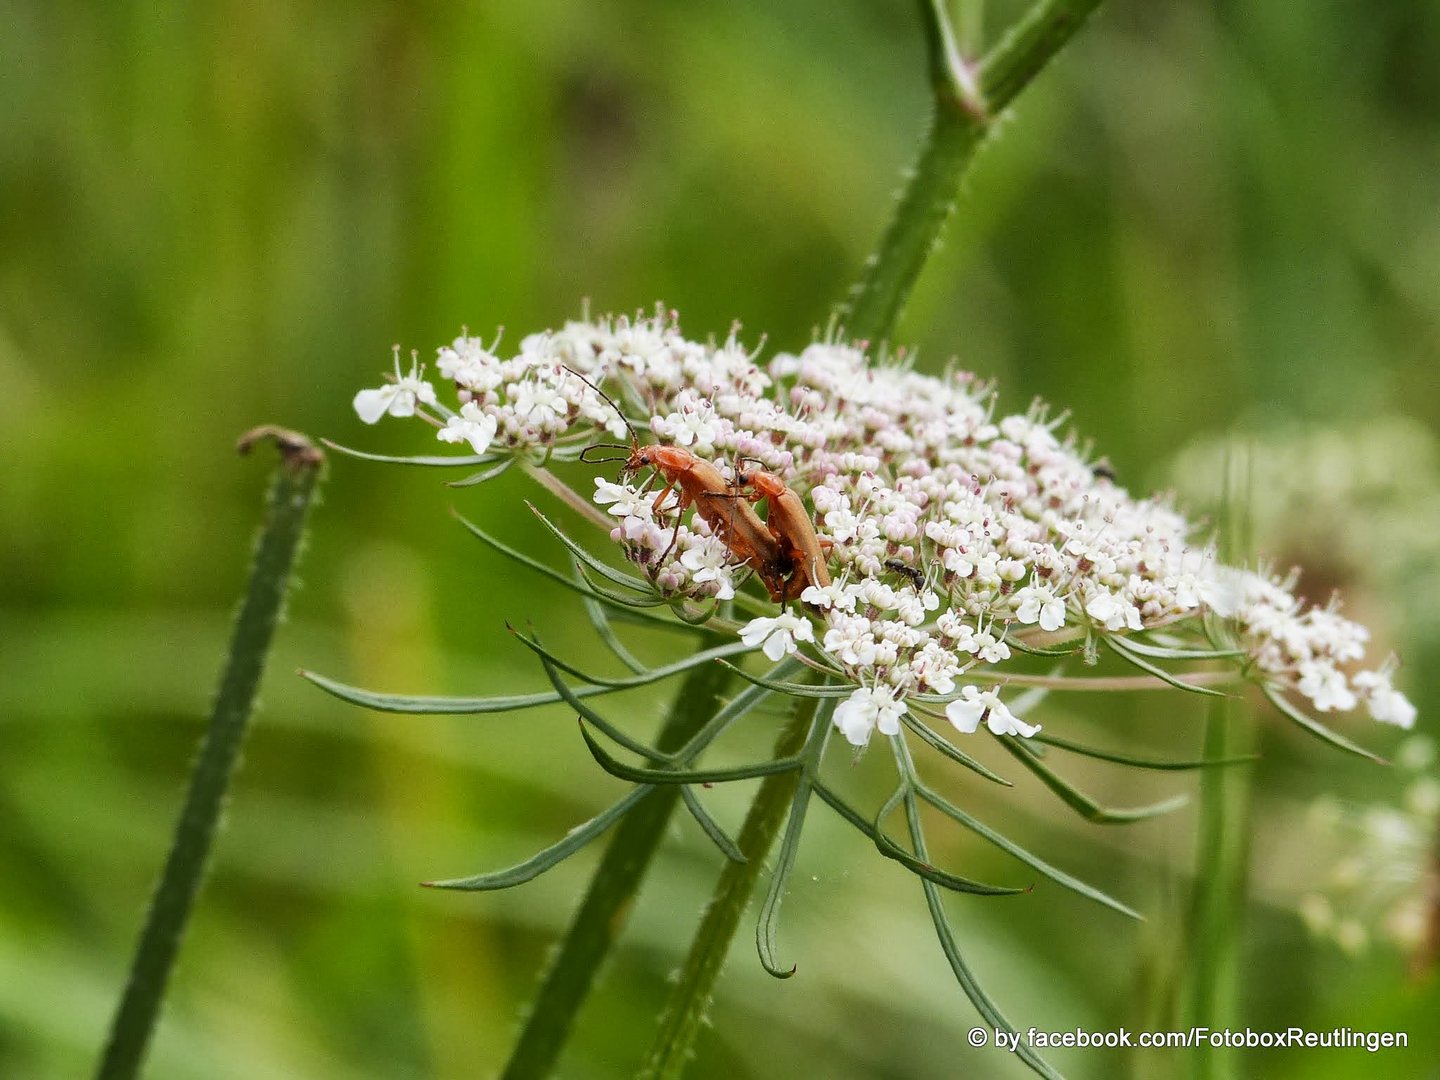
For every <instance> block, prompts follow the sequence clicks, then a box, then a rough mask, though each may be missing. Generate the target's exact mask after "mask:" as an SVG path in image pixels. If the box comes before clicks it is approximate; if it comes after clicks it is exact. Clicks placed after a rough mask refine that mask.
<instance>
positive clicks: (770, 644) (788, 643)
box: [764, 630, 795, 660]
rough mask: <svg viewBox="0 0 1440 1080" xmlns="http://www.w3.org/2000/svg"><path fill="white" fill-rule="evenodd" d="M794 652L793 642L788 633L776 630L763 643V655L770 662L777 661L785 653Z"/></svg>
mask: <svg viewBox="0 0 1440 1080" xmlns="http://www.w3.org/2000/svg"><path fill="white" fill-rule="evenodd" d="M794 651H795V641H794V639H792V638H791V637H790V631H788V630H777V631H775V633H773V634H771V635H770V637H769V638H768V639H767V640H766V642H765V649H764V653H765V655H766V656H768V657H769V658H770V659H771V660H779V659H780V658H781V657H782V656H784V655H785V654H786V653H792V652H794Z"/></svg>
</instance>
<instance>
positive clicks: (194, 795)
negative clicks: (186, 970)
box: [96, 427, 325, 1080]
mask: <svg viewBox="0 0 1440 1080" xmlns="http://www.w3.org/2000/svg"><path fill="white" fill-rule="evenodd" d="M261 439H271V440H273V441H274V442H275V443H276V445H277V446H278V447H279V448H280V465H279V467H278V468H277V469H276V471H275V481H274V484H273V485H272V486H271V489H270V499H269V503H268V505H267V507H266V514H267V520H266V522H265V524H264V525H263V527H262V529H261V533H260V538H259V543H258V545H257V546H256V549H255V558H254V562H253V564H252V566H251V568H250V583H249V586H248V588H247V590H246V593H245V599H244V603H243V604H242V605H241V608H240V614H239V616H238V617H237V618H236V620H235V628H234V632H233V634H232V636H231V639H230V652H229V655H228V657H227V659H226V664H225V671H224V674H223V676H222V677H221V680H220V689H219V691H218V693H217V694H216V696H215V704H214V707H213V708H212V710H211V713H210V725H209V728H208V729H207V731H206V733H205V738H204V741H203V742H202V743H201V746H200V754H199V757H198V758H197V759H196V761H195V766H194V768H193V770H192V771H191V773H190V788H189V790H188V791H187V792H186V794H185V805H184V807H183V808H182V810H181V812H180V820H179V821H178V822H177V823H176V825H175V838H174V841H173V843H172V844H171V847H170V854H169V856H168V857H167V858H166V861H165V869H164V871H163V872H162V873H161V876H160V881H159V884H158V885H157V886H156V888H155V894H154V896H153V898H152V899H151V903H150V910H149V912H148V914H147V916H146V919H145V928H144V930H143V931H142V932H141V935H140V943H139V945H138V946H137V948H136V951H135V958H134V960H133V961H132V962H131V965H130V974H129V978H128V980H127V982H126V984H125V992H124V995H123V996H122V998H121V999H120V1005H119V1008H118V1009H117V1010H116V1012H115V1018H114V1021H113V1024H112V1026H111V1029H110V1037H109V1040H108V1041H107V1043H106V1045H105V1051H104V1055H103V1056H102V1058H101V1060H100V1066H99V1069H98V1070H97V1072H96V1076H97V1077H99V1078H100V1080H128V1078H129V1077H133V1076H135V1075H137V1073H138V1072H139V1069H140V1065H141V1062H142V1061H143V1059H144V1056H145V1050H146V1047H147V1046H148V1044H149V1042H150V1036H151V1033H152V1032H153V1031H154V1029H155V1021H156V1018H157V1017H158V1015H159V1012H160V1003H161V1000H162V999H163V998H164V996H165V986H166V983H167V982H168V981H169V978H170V971H171V969H172V968H173V967H174V965H175V957H176V954H177V953H178V952H179V950H180V941H181V938H182V937H183V936H184V933H185V926H186V923H187V922H188V921H189V918H190V912H191V910H192V909H193V907H194V906H195V897H196V894H197V892H198V891H199V888H200V881H201V878H202V877H203V876H204V873H205V866H206V863H207V862H208V860H209V854H210V848H211V846H212V844H213V843H214V839H215V827H216V824H217V822H218V821H219V818H220V808H221V804H222V802H223V801H224V798H225V792H226V790H227V789H228V787H229V785H230V777H231V775H232V774H233V772H234V770H235V762H236V760H237V758H238V757H239V754H240V747H241V744H242V743H243V742H244V739H245V731H246V728H247V726H248V725H249V720H250V713H251V711H252V709H253V708H254V704H255V691H256V689H257V687H258V686H259V684H260V677H261V675H262V674H263V673H264V671H265V659H266V656H267V655H268V653H269V651H270V641H271V639H272V638H273V637H274V634H275V626H276V623H277V622H278V621H279V619H280V612H281V608H282V606H283V603H284V600H285V593H286V590H287V588H288V586H289V583H290V574H291V570H292V568H293V567H294V564H295V557H296V555H297V553H298V552H299V549H300V543H301V539H302V537H303V535H304V526H305V516H306V512H307V511H308V510H309V508H310V503H311V499H312V497H313V496H314V494H315V489H316V486H317V485H318V483H319V480H320V474H321V470H322V467H323V466H324V463H325V457H324V455H323V454H322V453H321V452H320V450H318V449H317V448H316V447H314V446H312V445H311V444H310V442H309V440H307V439H306V438H305V437H304V436H302V435H297V434H295V433H293V432H288V431H283V430H281V429H279V428H273V427H265V428H256V429H255V430H254V431H252V432H250V433H249V434H247V435H246V436H244V437H243V438H242V439H241V440H240V452H241V453H246V452H248V451H249V449H250V448H251V447H252V446H253V445H254V444H255V443H256V442H258V441H260V440H261Z"/></svg>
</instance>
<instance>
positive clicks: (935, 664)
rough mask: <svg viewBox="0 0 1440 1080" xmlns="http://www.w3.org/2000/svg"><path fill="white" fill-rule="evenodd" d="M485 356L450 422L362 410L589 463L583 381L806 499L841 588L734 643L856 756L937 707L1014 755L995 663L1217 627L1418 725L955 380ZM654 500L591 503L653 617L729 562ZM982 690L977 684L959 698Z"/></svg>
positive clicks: (603, 331)
mask: <svg viewBox="0 0 1440 1080" xmlns="http://www.w3.org/2000/svg"><path fill="white" fill-rule="evenodd" d="M495 348H496V346H494V345H492V346H489V347H485V346H483V345H482V344H481V343H480V342H479V341H478V340H477V339H473V338H469V337H462V338H459V339H457V340H456V341H455V342H454V344H453V345H451V346H450V347H448V348H443V349H441V350H440V355H439V357H438V359H437V362H436V368H437V370H438V371H439V373H440V375H441V376H442V377H444V378H446V379H448V380H451V381H452V382H453V384H454V386H455V390H456V393H457V395H458V399H459V402H460V407H459V411H458V412H455V411H452V410H450V409H448V408H446V407H444V406H442V405H440V404H439V403H438V402H437V401H436V399H435V394H434V391H433V389H431V388H430V386H429V384H428V383H425V382H424V381H423V380H422V379H420V378H419V376H418V375H417V373H416V372H415V370H414V369H412V371H411V372H410V374H409V375H405V376H402V375H401V374H400V371H399V367H398V360H397V367H396V381H395V383H394V384H392V385H390V386H386V387H382V388H380V389H379V390H367V391H362V392H361V393H360V394H359V395H357V397H356V400H355V407H356V410H357V412H358V413H359V414H360V416H361V418H362V419H364V420H366V421H367V422H374V421H375V420H377V419H378V418H379V417H380V416H381V415H384V413H385V412H386V411H389V412H390V413H391V414H393V415H409V414H413V413H415V412H416V411H417V402H418V403H421V404H424V405H428V406H430V407H431V408H432V409H433V410H434V413H435V415H434V416H433V417H432V420H433V422H435V423H436V424H437V426H440V431H439V438H441V439H442V440H446V441H450V442H466V443H468V444H469V445H470V447H471V448H472V449H474V450H475V452H476V453H477V454H486V453H494V452H497V451H499V450H500V449H501V448H505V449H509V450H520V451H527V452H530V451H539V452H545V453H548V452H552V451H554V450H556V449H563V448H565V447H568V446H572V445H577V444H579V443H583V442H584V441H586V440H589V441H593V438H594V435H595V431H596V428H597V427H601V428H605V429H606V430H608V431H609V432H610V433H611V434H612V435H613V436H615V437H617V438H620V437H624V436H625V435H626V434H627V432H626V428H625V425H624V423H623V422H622V421H621V420H620V419H619V417H618V416H617V415H616V412H615V410H614V409H612V408H611V407H610V406H609V405H608V404H607V403H606V402H605V400H604V399H603V398H601V397H600V396H599V395H598V394H597V393H596V392H595V391H594V389H592V387H591V386H590V385H589V383H588V382H587V381H586V380H589V382H593V383H595V384H597V385H600V384H603V385H604V386H606V387H608V389H609V391H610V393H611V395H612V396H613V397H615V398H616V399H617V400H620V401H627V402H630V403H631V404H632V405H633V404H634V403H636V402H638V403H639V407H640V409H641V411H642V412H643V413H644V414H646V415H648V417H649V429H650V433H651V434H652V435H653V436H654V437H655V438H657V439H658V440H660V441H661V442H663V443H666V444H669V445H672V446H675V447H680V448H683V449H684V451H686V452H688V453H689V454H691V455H694V457H695V458H699V459H703V460H704V461H705V462H708V463H709V464H711V465H714V466H715V467H716V468H717V469H719V470H720V471H721V474H722V475H723V476H725V477H726V478H727V480H729V479H730V478H733V477H735V476H736V473H735V470H734V468H733V466H736V465H738V464H739V463H741V462H744V463H745V465H744V468H746V469H750V468H753V467H755V466H756V465H758V466H760V467H762V468H763V469H764V470H767V471H769V472H771V473H773V474H774V475H775V476H776V477H777V478H778V479H779V480H780V481H781V482H783V484H785V485H786V486H788V487H789V488H790V489H792V490H793V491H794V492H796V493H798V494H799V495H800V496H802V497H808V499H809V503H810V506H811V507H813V518H812V520H813V524H814V526H815V529H816V531H817V533H818V536H819V538H820V539H821V541H822V542H823V543H824V544H825V545H827V547H828V555H827V558H828V563H829V571H830V575H831V577H832V578H833V581H832V583H831V584H830V585H827V586H822V585H819V584H812V585H811V586H810V587H809V588H808V589H806V590H805V591H804V593H803V594H802V597H801V599H802V600H803V601H804V605H803V606H802V607H801V608H798V609H797V611H798V614H797V613H791V612H784V613H781V614H780V615H778V616H776V617H773V618H769V617H767V618H761V619H756V620H754V621H753V622H751V623H750V625H749V626H747V627H745V628H744V630H743V631H742V636H743V639H744V640H745V641H746V642H747V643H750V644H753V645H759V646H762V647H763V648H764V650H765V652H766V654H767V655H769V656H771V657H772V658H778V657H780V656H783V655H785V654H786V653H787V652H793V651H795V650H796V649H797V648H799V646H800V644H801V643H805V644H809V645H810V646H811V647H812V649H815V650H818V651H819V652H821V653H823V654H824V656H825V657H826V658H827V659H828V660H829V662H831V663H833V664H834V665H835V666H836V667H838V668H840V669H841V670H843V671H844V672H845V673H846V675H847V676H848V677H849V678H850V679H851V680H852V682H853V683H854V684H855V686H856V690H855V691H854V693H853V694H852V695H851V697H850V698H849V699H848V700H847V701H845V702H844V703H843V704H842V705H841V706H840V707H839V708H838V709H837V710H836V713H835V722H836V724H837V726H838V727H840V729H841V730H842V731H843V733H844V734H845V736H846V738H847V739H849V741H850V742H852V743H854V744H856V745H864V744H865V743H866V742H867V741H868V739H869V738H870V735H871V733H872V732H873V731H874V730H876V729H878V730H879V731H880V732H881V733H882V734H891V733H894V732H895V731H898V725H899V723H900V719H901V717H902V716H903V715H904V713H905V711H906V709H907V707H908V705H907V702H909V701H911V700H913V701H915V702H920V703H925V704H932V705H936V706H939V705H943V706H944V709H945V713H946V715H947V716H948V718H949V719H950V721H951V722H952V723H953V724H954V725H955V726H956V728H957V729H958V730H960V731H962V732H972V731H975V730H976V729H977V728H978V726H979V725H980V724H981V723H982V722H983V723H985V724H986V725H987V727H988V728H989V729H990V730H991V731H993V732H995V733H996V734H1002V735H1004V734H1018V735H1025V736H1028V735H1030V734H1033V733H1034V731H1035V730H1036V729H1035V728H1034V727H1032V726H1031V725H1028V724H1026V723H1025V722H1024V721H1022V720H1020V719H1019V718H1017V717H1015V716H1013V715H1012V714H1011V713H1010V712H1009V710H1008V709H1007V708H1006V706H1005V705H1004V704H1003V702H1001V700H1000V698H999V695H998V693H997V692H996V691H995V690H994V689H993V683H994V682H995V681H996V672H995V671H994V670H993V669H995V668H997V667H1003V665H1004V664H1005V662H1006V661H1007V660H1009V659H1010V658H1011V648H1010V645H1009V644H1007V641H1008V642H1020V641H1023V642H1027V643H1038V644H1044V643H1046V642H1051V643H1053V642H1057V641H1066V640H1073V639H1077V638H1083V637H1085V636H1086V635H1088V634H1117V635H1118V634H1126V633H1130V632H1135V631H1141V630H1149V629H1154V628H1157V627H1161V626H1165V625H1168V624H1172V623H1176V622H1178V621H1180V620H1185V619H1190V618H1191V617H1194V616H1198V615H1200V614H1202V613H1203V612H1204V611H1205V610H1207V609H1208V610H1211V611H1214V612H1215V613H1216V614H1219V615H1222V616H1225V617H1232V616H1233V617H1234V618H1235V620H1236V623H1235V625H1236V627H1237V631H1238V633H1239V635H1240V637H1241V639H1242V641H1243V643H1244V645H1245V647H1246V648H1247V649H1248V650H1249V651H1250V652H1251V654H1252V657H1253V660H1254V663H1255V665H1256V666H1257V667H1258V668H1259V670H1261V671H1263V672H1264V673H1265V674H1266V675H1267V676H1268V677H1269V678H1270V679H1271V680H1272V681H1275V682H1277V683H1279V684H1281V685H1282V686H1283V687H1285V688H1286V689H1289V690H1293V691H1296V692H1298V693H1300V694H1302V695H1304V696H1306V697H1308V698H1309V699H1310V700H1311V701H1312V702H1313V703H1314V705H1315V707H1316V708H1317V709H1320V710H1322V711H1323V710H1329V709H1337V708H1338V709H1348V708H1353V707H1354V706H1355V705H1356V704H1358V702H1359V700H1361V699H1363V700H1364V701H1365V702H1366V703H1367V704H1368V705H1369V706H1370V710H1371V712H1372V714H1373V715H1374V716H1376V718H1378V719H1382V720H1388V721H1390V722H1393V723H1399V724H1402V725H1403V726H1408V725H1409V723H1410V722H1411V720H1412V719H1413V715H1414V711H1413V709H1412V708H1411V707H1410V705H1409V703H1408V702H1406V701H1405V699H1404V697H1403V696H1401V695H1400V694H1399V693H1398V692H1397V691H1395V690H1394V689H1393V688H1392V687H1391V685H1390V666H1389V665H1388V664H1387V665H1386V666H1385V667H1382V668H1381V669H1380V670H1379V671H1376V672H1369V673H1366V672H1363V671H1362V672H1359V673H1358V674H1348V672H1349V671H1350V670H1351V669H1353V667H1354V665H1355V662H1356V661H1357V660H1359V659H1360V657H1361V654H1362V652H1363V644H1364V637H1365V632H1364V630H1363V628H1361V627H1359V626H1357V625H1356V624H1354V623H1351V622H1348V621H1347V620H1345V619H1342V618H1340V617H1339V616H1338V615H1337V614H1335V613H1334V611H1332V610H1330V609H1314V608H1311V609H1308V610H1307V609H1303V608H1302V606H1301V604H1300V602H1299V601H1298V600H1297V599H1296V598H1295V596H1294V595H1293V593H1292V592H1291V591H1290V588H1289V586H1288V585H1287V584H1285V583H1277V582H1272V581H1269V580H1267V579H1265V578H1261V577H1259V576H1258V575H1254V574H1245V573H1242V572H1240V571H1233V570H1229V569H1227V568H1223V567H1219V566H1217V565H1216V563H1215V560H1214V559H1213V557H1212V555H1211V553H1210V552H1209V550H1208V549H1206V548H1204V547H1203V546H1202V547H1197V546H1195V545H1194V544H1192V543H1191V542H1190V539H1189V534H1190V532H1191V531H1192V530H1191V526H1190V525H1189V523H1188V522H1187V521H1186V520H1185V519H1184V518H1183V517H1182V516H1181V515H1180V514H1178V513H1177V512H1176V511H1175V510H1174V509H1173V508H1171V507H1170V506H1169V505H1167V504H1166V503H1164V502H1162V501H1157V500H1148V499H1144V500H1142V499H1135V498H1132V497H1131V496H1130V495H1129V494H1128V493H1127V492H1126V491H1125V490H1124V489H1122V488H1120V487H1119V486H1117V485H1116V484H1115V483H1114V481H1113V479H1112V478H1111V475H1110V474H1109V472H1108V470H1106V469H1104V468H1100V467H1097V466H1096V465H1094V464H1093V463H1091V462H1090V461H1087V459H1086V456H1085V455H1084V454H1083V453H1082V452H1081V451H1080V449H1079V447H1078V446H1077V444H1076V442H1075V440H1074V438H1073V436H1070V437H1067V438H1063V439H1062V438H1061V437H1060V436H1058V435H1057V434H1056V431H1057V429H1058V428H1059V427H1060V425H1061V421H1060V420H1059V419H1052V418H1049V417H1047V415H1046V413H1045V411H1044V409H1043V408H1042V407H1040V406H1039V405H1036V406H1033V407H1032V408H1031V409H1030V410H1029V411H1027V412H1026V413H1023V414H1018V415H1012V416H1006V417H1003V418H996V417H995V416H994V415H993V411H994V399H993V397H992V395H991V394H990V392H989V390H988V388H987V387H984V386H980V385H977V384H976V383H975V380H974V378H973V377H972V376H970V375H968V374H951V375H949V376H947V377H945V378H935V377H931V376H927V375H921V374H918V373H916V372H914V371H912V370H909V369H907V368H905V367H903V366H900V365H896V364H887V363H875V362H872V361H870V360H868V359H867V358H866V356H865V355H864V353H863V352H862V351H860V350H859V349H856V348H852V347H850V346H847V345H844V344H836V343H830V342H819V343H816V344H813V345H811V346H810V347H808V348H807V349H805V350H804V351H803V352H801V353H800V354H799V355H790V354H781V355H778V356H776V357H774V358H773V359H772V360H771V361H770V363H769V364H768V365H767V366H766V367H765V368H761V367H760V366H759V365H758V364H757V362H756V355H755V354H753V353H750V352H748V351H746V350H745V349H744V348H742V347H741V346H740V344H739V343H738V341H737V339H736V337H735V335H734V334H732V335H731V336H730V337H729V338H728V339H727V340H726V341H724V342H723V343H719V344H717V343H713V342H712V343H699V342H694V341H689V340H687V339H685V338H684V337H683V336H682V335H681V333H680V331H679V328H678V326H677V324H676V322H675V320H674V318H673V316H672V317H669V318H666V317H664V316H663V315H657V316H656V317H654V318H637V319H634V320H631V319H626V318H619V319H601V320H595V321H584V322H571V323H568V324H566V326H565V327H564V328H563V329H561V330H559V331H553V332H549V331H547V332H545V333H541V334H534V335H531V336H529V337H527V338H525V339H524V340H523V341H522V342H521V344H520V351H519V353H518V354H517V355H515V356H513V357H510V358H502V357H501V356H500V355H498V354H497V353H496V352H495ZM567 369H568V370H567ZM574 372H578V373H580V374H582V375H584V376H585V379H581V378H577V377H576V376H575V374H573V373H574ZM422 415H423V413H422ZM676 478H677V477H676V476H674V475H667V476H666V477H665V478H664V479H665V481H673V480H675V479H676ZM637 479H638V478H637ZM682 486H683V485H682ZM659 490H660V485H654V484H648V483H647V484H646V485H645V486H644V487H643V488H642V487H637V486H636V485H635V484H633V483H620V484H615V483H610V482H606V481H600V482H598V485H597V490H596V492H595V494H594V499H595V501H596V502H597V503H600V504H601V505H603V506H606V507H608V512H609V513H610V514H611V515H613V516H615V517H616V518H618V519H619V523H618V525H617V526H616V527H615V528H614V530H613V531H612V533H611V536H612V538H614V539H615V540H616V541H618V542H619V543H621V544H622V545H623V546H624V548H625V551H626V554H627V556H628V557H629V558H631V559H632V560H633V561H635V562H636V563H638V564H639V565H641V566H642V567H643V568H644V569H645V572H646V573H647V574H648V576H649V577H650V579H651V580H652V581H653V582H654V583H655V584H656V585H657V587H658V588H660V589H661V590H662V591H663V592H664V593H665V594H666V595H671V596H685V597H692V598H705V597H714V598H716V599H722V600H723V599H728V598H730V597H731V596H733V595H734V591H735V589H736V587H737V586H738V584H739V583H740V579H741V577H742V575H743V573H744V572H745V568H744V562H745V560H744V558H743V557H742V556H743V552H737V551H735V550H732V546H727V544H726V542H725V541H724V539H722V537H721V536H717V535H716V530H715V529H713V528H711V526H710V524H707V522H706V521H705V520H704V519H703V517H702V516H701V515H699V514H696V515H694V516H693V517H692V519H691V521H690V522H689V523H684V522H682V521H681V514H680V513H679V511H680V510H681V509H682V508H681V505H680V501H679V499H678V497H677V495H676V494H675V493H673V492H672V494H671V495H669V496H667V497H666V499H665V500H664V501H663V502H660V504H659V505H657V503H656V499H657V496H656V494H655V492H658V491H659ZM677 490H678V489H677ZM732 497H735V498H737V499H738V498H740V497H741V494H740V492H739V489H738V487H737V489H736V492H735V494H734V495H733V496H732ZM772 520H773V512H772ZM782 546H784V547H785V548H787V549H789V547H790V545H789V544H788V542H787V543H785V544H784V545H782ZM1192 625H1195V626H1198V620H1194V619H1192ZM982 667H983V668H985V669H987V671H986V678H985V679H971V681H970V683H966V682H965V680H966V676H967V673H972V672H976V669H977V668H982ZM1000 674H1001V675H1002V676H1003V672H1001V673H1000ZM976 682H979V683H981V684H982V685H975V684H974V683H976ZM986 686H992V688H990V689H987V688H986Z"/></svg>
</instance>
